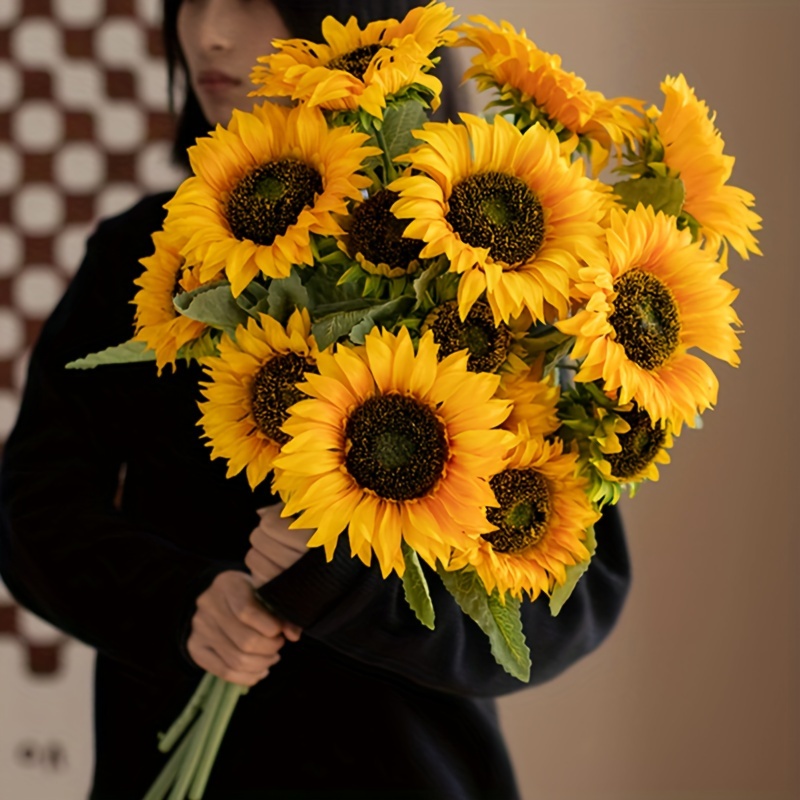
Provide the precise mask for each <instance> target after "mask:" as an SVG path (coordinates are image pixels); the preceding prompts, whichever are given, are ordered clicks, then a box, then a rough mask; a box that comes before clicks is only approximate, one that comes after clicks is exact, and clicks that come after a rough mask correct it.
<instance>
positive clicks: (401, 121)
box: [381, 99, 428, 159]
mask: <svg viewBox="0 0 800 800" xmlns="http://www.w3.org/2000/svg"><path fill="white" fill-rule="evenodd" d="M427 121H428V112H427V110H426V108H425V106H424V105H423V104H422V103H420V102H419V101H418V100H411V99H404V100H400V101H399V102H397V103H394V104H392V105H391V106H389V108H387V109H386V111H385V113H384V115H383V126H382V127H381V133H382V134H383V141H384V142H385V143H386V154H387V155H388V156H389V158H392V159H393V158H395V157H397V156H402V155H405V154H406V153H407V152H408V151H409V150H410V149H411V148H412V147H416V146H417V145H418V144H421V142H420V141H419V140H418V139H415V138H414V137H413V136H412V135H411V131H412V130H418V129H419V128H421V127H422V125H423V124H424V123H425V122H427Z"/></svg>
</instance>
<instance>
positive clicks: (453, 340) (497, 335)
mask: <svg viewBox="0 0 800 800" xmlns="http://www.w3.org/2000/svg"><path fill="white" fill-rule="evenodd" d="M412 241H414V240H412ZM421 330H422V332H423V333H424V332H425V331H427V330H430V331H432V333H433V338H434V341H435V342H436V343H437V344H438V345H439V358H440V359H442V358H445V357H447V356H449V355H450V354H451V353H456V352H458V351H459V350H466V351H467V353H468V361H467V369H469V370H470V371H471V372H497V370H498V369H500V367H501V366H502V365H503V364H505V362H506V361H507V359H508V358H509V356H510V354H511V348H512V346H513V343H514V333H513V332H512V329H511V327H510V326H508V325H506V323H505V322H502V321H501V322H499V324H497V325H495V322H494V316H493V314H492V309H491V308H490V306H489V305H488V303H484V302H483V301H481V300H478V301H477V302H476V303H474V304H473V306H472V308H471V309H470V310H469V313H468V314H467V316H466V318H465V319H463V320H462V319H461V317H460V315H459V313H458V303H457V302H456V301H455V300H449V301H447V302H445V303H440V304H438V305H436V306H434V307H433V308H432V309H431V311H430V312H429V313H428V315H427V317H426V318H425V320H424V322H423V323H422V327H421Z"/></svg>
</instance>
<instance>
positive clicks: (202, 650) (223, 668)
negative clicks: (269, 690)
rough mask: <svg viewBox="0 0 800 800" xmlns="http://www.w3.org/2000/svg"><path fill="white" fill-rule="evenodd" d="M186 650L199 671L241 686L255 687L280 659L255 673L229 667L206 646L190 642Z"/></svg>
mask: <svg viewBox="0 0 800 800" xmlns="http://www.w3.org/2000/svg"><path fill="white" fill-rule="evenodd" d="M187 649H188V650H189V655H191V657H192V660H193V661H194V662H195V663H196V664H197V665H198V666H199V667H200V668H201V669H204V670H205V671H206V672H210V673H211V674H212V675H216V676H217V677H218V678H222V679H223V680H225V681H229V682H230V683H238V684H240V685H242V686H255V684H257V683H258V682H259V681H261V680H263V679H264V678H266V677H267V675H269V670H270V667H271V666H272V664H274V663H277V661H278V660H279V659H280V657H277V658H276V659H275V660H274V661H273V662H272V663H271V664H266V665H264V666H263V667H262V668H261V669H259V670H257V671H249V670H242V669H233V668H231V667H229V666H228V664H227V663H226V662H225V660H224V659H223V658H222V657H221V656H220V655H219V654H218V653H217V652H216V651H215V650H214V649H213V648H212V647H210V646H208V645H198V644H196V643H192V642H191V640H190V642H189V643H188V644H187Z"/></svg>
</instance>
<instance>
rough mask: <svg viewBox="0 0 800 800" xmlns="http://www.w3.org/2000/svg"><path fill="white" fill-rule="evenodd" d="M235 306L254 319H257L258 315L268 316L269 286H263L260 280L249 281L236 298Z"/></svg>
mask: <svg viewBox="0 0 800 800" xmlns="http://www.w3.org/2000/svg"><path fill="white" fill-rule="evenodd" d="M236 304H237V305H238V306H239V308H241V309H243V310H244V311H246V312H247V313H248V314H249V315H250V316H251V317H254V318H255V319H258V315H259V314H268V313H269V286H268V285H266V286H265V285H264V284H263V283H262V282H261V281H260V280H254V281H250V283H248V284H247V287H246V288H245V289H244V291H243V292H242V293H241V294H240V295H239V296H238V297H237V298H236Z"/></svg>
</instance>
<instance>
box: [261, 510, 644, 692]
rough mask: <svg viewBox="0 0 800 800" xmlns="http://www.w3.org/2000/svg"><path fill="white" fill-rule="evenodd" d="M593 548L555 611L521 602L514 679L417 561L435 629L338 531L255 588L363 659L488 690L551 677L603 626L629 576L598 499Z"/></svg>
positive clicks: (460, 687) (421, 677)
mask: <svg viewBox="0 0 800 800" xmlns="http://www.w3.org/2000/svg"><path fill="white" fill-rule="evenodd" d="M595 530H596V534H597V541H598V546H597V553H596V555H595V557H594V558H593V560H592V564H591V565H590V567H589V569H588V570H587V572H586V573H585V574H584V575H583V577H582V578H581V579H580V581H579V582H578V585H577V587H576V589H575V591H574V592H573V594H572V596H571V597H570V598H569V600H567V602H566V603H565V605H564V607H563V608H562V610H561V613H560V614H559V615H558V616H557V617H553V616H551V614H550V610H549V607H548V604H547V598H546V597H544V596H540V597H539V599H537V600H536V601H535V602H530V601H525V602H523V604H522V622H523V628H524V632H525V637H526V640H527V643H528V646H529V647H530V650H531V662H532V665H531V680H530V683H529V684H526V683H522V682H521V681H519V680H518V679H517V678H514V677H512V676H511V675H509V674H508V673H506V672H505V670H503V668H502V667H500V666H499V665H498V664H497V662H496V661H495V660H494V657H493V656H492V655H491V652H490V649H489V643H488V639H487V638H486V636H485V635H484V633H483V632H482V631H481V630H480V628H478V626H477V625H476V624H475V623H474V622H473V621H472V620H471V619H470V618H469V617H467V616H466V615H464V614H463V613H462V612H461V610H460V609H459V608H458V606H457V605H456V603H455V601H454V600H453V598H452V597H451V596H450V594H449V593H448V592H447V590H446V589H445V588H444V585H443V584H442V582H441V580H440V579H439V577H438V576H437V575H436V574H435V573H433V572H432V571H431V570H429V569H428V567H427V566H424V569H425V570H426V577H427V579H428V585H429V587H430V590H431V596H432V600H433V605H434V610H435V613H436V625H435V630H433V631H430V630H428V629H427V628H425V627H423V625H422V624H421V623H420V622H419V621H418V620H417V619H416V617H415V616H414V614H413V612H412V611H411V610H410V609H409V607H408V605H407V603H406V601H405V597H404V595H403V588H402V582H401V581H400V579H399V578H398V577H397V576H396V575H394V574H392V575H390V576H389V577H388V578H387V579H385V580H384V579H383V578H382V577H381V574H380V571H379V569H378V567H377V565H374V564H373V567H371V568H367V567H365V566H364V565H363V564H362V563H361V562H360V561H359V560H358V559H355V558H351V557H350V553H349V546H348V544H347V542H346V537H342V539H340V541H339V544H338V546H337V549H336V553H335V554H334V558H333V560H332V561H331V562H330V563H327V562H326V561H325V555H324V552H322V548H315V549H313V550H311V551H310V552H309V553H308V554H306V555H305V556H303V558H301V559H300V560H299V561H298V562H297V563H296V564H294V565H293V566H292V567H290V568H289V569H288V570H287V571H286V572H284V573H282V574H281V575H279V576H278V577H276V578H274V579H273V580H272V581H270V582H269V583H267V584H266V585H265V586H263V587H261V589H260V590H259V592H260V594H261V596H262V597H263V599H264V600H265V602H266V603H267V605H268V606H269V607H271V608H273V609H274V610H275V611H276V612H277V613H279V614H281V615H283V616H285V617H286V618H287V619H289V620H291V621H292V622H295V623H296V624H298V625H300V626H302V627H303V628H304V629H305V635H307V636H312V637H314V638H315V639H318V640H320V641H321V642H323V643H324V644H326V645H328V646H330V647H332V648H334V649H336V650H338V651H340V652H342V653H344V654H346V655H348V656H350V657H352V658H354V659H357V660H358V661H361V662H362V663H364V664H367V665H369V666H372V667H376V668H379V669H382V670H388V671H390V672H393V673H396V674H399V675H402V676H403V677H405V678H408V679H409V680H412V681H415V682H417V683H420V684H422V685H425V686H428V687H430V688H434V689H437V690H440V691H445V692H450V693H455V694H464V695H472V696H497V695H502V694H506V693H509V692H513V691H516V690H518V689H522V688H524V687H525V686H528V685H532V684H537V683H541V682H543V681H546V680H549V679H550V678H553V677H555V676H556V675H558V674H559V673H560V672H562V671H563V670H565V669H566V668H567V667H568V666H570V665H571V664H573V663H574V662H575V661H577V660H578V659H579V658H581V657H582V656H584V655H586V654H587V653H589V652H591V651H592V650H594V649H595V648H596V647H597V646H598V645H599V644H600V643H601V642H602V641H603V639H604V638H605V637H606V636H607V635H608V633H609V632H610V631H611V629H612V628H613V626H614V624H615V622H616V620H617V618H618V616H619V613H620V611H621V609H622V606H623V603H624V600H625V597H626V595H627V592H628V587H629V584H630V569H629V559H628V553H627V549H626V546H625V539H624V534H623V529H622V523H621V519H620V513H619V510H618V509H617V508H616V506H611V507H607V508H606V509H605V511H604V514H603V517H602V519H601V520H600V521H599V522H598V523H597V524H596V526H595Z"/></svg>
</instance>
